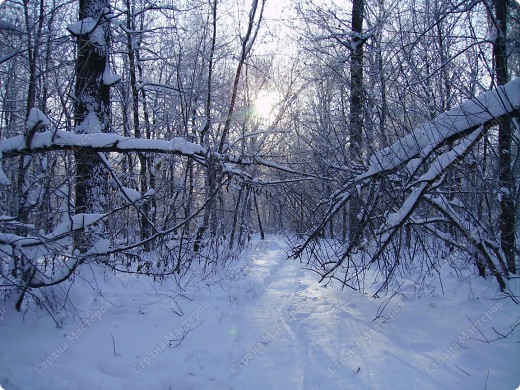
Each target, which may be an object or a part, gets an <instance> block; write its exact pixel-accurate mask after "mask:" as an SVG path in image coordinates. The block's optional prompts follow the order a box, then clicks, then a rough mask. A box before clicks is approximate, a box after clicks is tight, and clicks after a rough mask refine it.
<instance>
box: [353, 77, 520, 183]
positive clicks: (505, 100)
mask: <svg viewBox="0 0 520 390" xmlns="http://www.w3.org/2000/svg"><path fill="white" fill-rule="evenodd" d="M519 109H520V78H515V79H514V80H512V81H510V82H509V83H508V84H506V85H504V86H500V87H498V88H496V89H493V90H491V91H488V92H486V93H483V94H482V95H480V96H478V97H476V98H475V99H471V100H467V101H465V102H463V103H461V104H460V105H459V106H458V107H456V108H454V109H452V110H450V111H447V112H445V113H443V114H441V115H439V116H438V117H436V118H435V119H434V120H432V121H430V122H426V123H423V124H422V125H420V126H418V127H417V128H415V129H414V130H413V131H412V132H411V133H410V134H408V135H406V136H405V137H402V138H400V139H399V140H397V141H396V142H395V143H393V144H392V145H390V146H389V147H386V148H384V149H383V150H381V151H380V152H377V153H375V154H373V155H372V156H371V157H370V159H369V168H368V169H367V171H366V172H365V173H363V174H361V175H359V176H358V177H357V178H356V180H358V181H361V180H364V179H366V178H370V177H372V176H375V175H380V174H383V173H386V172H389V171H393V170H395V169H396V168H398V167H400V166H401V165H403V164H406V163H407V162H408V161H410V160H412V159H414V158H416V157H421V158H425V157H427V156H429V155H430V154H431V153H432V151H433V150H435V149H436V148H438V147H439V146H440V145H443V144H444V143H445V142H447V141H450V140H454V139H458V138H460V137H463V136H464V135H466V134H467V133H468V132H471V131H473V129H475V128H476V127H478V126H482V125H484V126H486V125H489V124H490V122H493V121H495V120H497V119H498V118H500V117H501V116H503V115H506V114H508V113H511V112H513V111H516V110H519Z"/></svg>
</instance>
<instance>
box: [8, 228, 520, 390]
mask: <svg viewBox="0 0 520 390" xmlns="http://www.w3.org/2000/svg"><path fill="white" fill-rule="evenodd" d="M105 245H106V243H105ZM287 249H288V247H287V244H285V243H284V242H283V241H282V239H281V238H280V237H277V236H270V237H268V239H267V240H265V241H260V240H258V239H256V240H255V243H254V245H253V247H252V248H251V250H250V252H249V254H248V255H244V256H242V257H241V258H240V259H237V261H236V262H235V263H234V267H235V268H233V269H232V270H233V273H232V274H231V275H230V274H229V272H228V273H223V272H222V273H221V275H216V276H215V278H214V280H213V282H212V283H209V280H207V282H208V283H205V284H204V285H201V284H200V283H199V284H198V287H195V286H186V285H182V286H177V285H176V284H175V282H174V281H172V280H171V279H168V280H166V281H164V282H163V283H162V284H159V283H157V282H153V280H152V279H149V278H146V277H139V278H137V277H134V276H132V275H123V274H121V275H117V276H115V275H113V274H112V273H110V272H108V271H106V268H101V267H100V268H97V267H98V266H96V265H92V266H91V267H88V268H84V269H82V271H81V277H80V278H76V280H75V282H74V283H73V284H69V285H64V286H62V288H63V289H64V291H67V290H68V289H69V288H70V291H68V293H69V296H70V298H71V300H72V301H73V302H74V305H75V306H76V308H77V310H78V312H77V314H78V315H79V317H80V318H81V319H78V318H76V319H73V318H72V317H69V318H66V322H65V323H64V326H63V328H61V329H57V328H56V327H55V325H54V323H53V322H52V321H51V319H50V318H48V317H47V316H44V317H42V316H41V315H38V314H37V313H34V312H32V311H29V312H27V313H25V314H23V315H22V314H19V313H16V312H15V311H14V310H13V308H12V306H13V305H12V302H4V303H2V304H0V334H1V335H2V349H1V351H0V385H1V386H3V387H4V388H5V389H7V390H20V389H34V390H38V389H50V388H52V389H54V390H63V389H78V390H82V389H91V388H96V389H100V390H105V389H107V390H108V389H122V388H128V389H168V388H171V389H201V390H204V389H208V390H209V389H211V390H213V389H251V390H256V389H262V390H264V389H289V390H291V389H319V388H323V389H413V388H416V389H441V388H450V389H452V388H453V389H454V388H461V389H473V388H489V389H515V388H517V387H518V385H519V384H520V372H519V371H518V367H520V354H519V350H518V338H519V332H518V329H517V330H516V331H515V332H513V333H512V334H510V335H509V336H508V337H507V338H505V339H501V340H497V341H493V342H490V343H488V342H485V341H486V340H485V339H484V337H486V338H487V339H488V340H493V339H496V338H498V335H497V333H495V331H494V330H493V329H496V331H498V332H500V333H502V334H506V333H508V332H509V331H510V330H511V328H510V325H511V324H514V323H515V321H518V307H517V305H515V304H514V303H513V302H512V301H511V300H508V299H497V298H498V295H496V294H497V293H496V292H495V287H491V286H494V285H495V284H494V283H493V281H487V280H484V279H481V278H480V279H477V278H475V277H474V276H472V275H471V274H470V273H469V272H467V273H465V274H464V273H462V274H461V273H455V272H454V271H453V269H452V268H451V267H449V265H448V261H447V260H446V263H445V266H444V267H443V268H442V269H441V273H442V275H443V285H442V288H443V289H444V291H445V293H446V295H444V296H443V295H441V294H440V293H441V286H440V284H439V282H438V279H437V277H432V278H431V279H428V280H426V283H427V289H426V290H425V291H426V292H434V291H436V292H437V293H439V294H437V295H433V294H430V293H428V294H426V293H423V294H421V295H419V296H415V297H414V296H405V295H403V294H402V293H400V294H397V295H395V296H394V297H393V298H392V299H391V300H388V299H387V298H382V299H374V298H369V295H365V294H361V293H354V292H351V291H347V290H341V289H340V286H339V285H335V284H329V285H327V286H323V285H318V284H317V283H316V279H315V276H314V275H313V274H310V273H306V272H305V271H304V270H303V269H302V265H301V264H300V263H298V262H293V261H286V260H285V258H286V255H285V251H286V250H287ZM230 271H231V270H230ZM93 287H94V288H95V291H93V290H92V288H93ZM517 287H518V286H517ZM417 288H418V287H417V283H416V282H415V281H414V280H413V279H412V278H411V277H410V279H409V280H408V282H407V283H404V284H403V289H405V290H406V291H407V292H417V291H418V290H417ZM94 292H95V293H94ZM181 293H182V294H183V295H184V296H187V297H188V298H189V299H190V300H181V298H179V297H178V294H181ZM172 297H177V299H176V300H175V301H174V300H172ZM385 304H386V309H385V311H384V312H383V313H382V315H381V316H380V317H379V318H377V319H374V318H375V317H376V316H377V313H378V312H379V311H380V308H381V307H382V306H383V305H385ZM179 314H180V315H179Z"/></svg>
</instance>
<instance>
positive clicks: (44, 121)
mask: <svg viewBox="0 0 520 390" xmlns="http://www.w3.org/2000/svg"><path fill="white" fill-rule="evenodd" d="M50 124H51V121H50V120H49V118H47V117H46V116H45V114H44V113H43V112H41V111H40V110H39V109H38V108H36V107H33V108H31V110H30V111H29V116H28V117H27V121H26V123H25V128H26V129H27V130H30V129H33V128H34V127H35V126H49V125H50Z"/></svg>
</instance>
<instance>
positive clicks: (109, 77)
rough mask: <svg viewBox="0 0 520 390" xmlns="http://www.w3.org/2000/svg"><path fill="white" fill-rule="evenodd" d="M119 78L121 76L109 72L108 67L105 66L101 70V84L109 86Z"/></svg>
mask: <svg viewBox="0 0 520 390" xmlns="http://www.w3.org/2000/svg"><path fill="white" fill-rule="evenodd" d="M120 80H121V76H120V75H118V74H113V73H111V72H110V68H109V67H108V66H107V67H106V68H105V71H104V72H103V84H105V85H108V86H111V85H114V84H116V83H117V82H119V81H120Z"/></svg>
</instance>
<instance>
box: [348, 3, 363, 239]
mask: <svg viewBox="0 0 520 390" xmlns="http://www.w3.org/2000/svg"><path fill="white" fill-rule="evenodd" d="M363 8H364V0H354V1H353V3H352V35H353V38H352V42H351V60H350V117H349V122H350V157H351V161H353V162H354V164H356V163H359V161H360V159H361V154H362V150H361V143H362V137H363V44H364V39H363V37H362V30H363ZM360 212H361V199H360V198H359V196H353V197H352V201H351V202H350V204H349V238H350V242H351V243H352V244H354V245H356V244H357V242H358V241H359V238H360V237H359V214H360Z"/></svg>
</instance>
